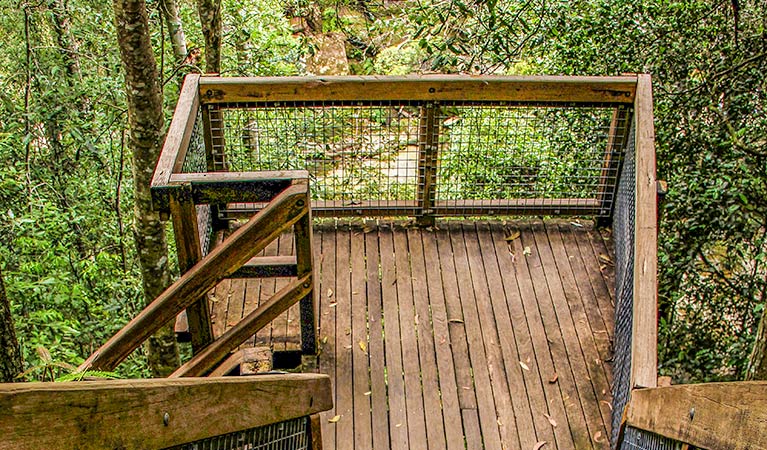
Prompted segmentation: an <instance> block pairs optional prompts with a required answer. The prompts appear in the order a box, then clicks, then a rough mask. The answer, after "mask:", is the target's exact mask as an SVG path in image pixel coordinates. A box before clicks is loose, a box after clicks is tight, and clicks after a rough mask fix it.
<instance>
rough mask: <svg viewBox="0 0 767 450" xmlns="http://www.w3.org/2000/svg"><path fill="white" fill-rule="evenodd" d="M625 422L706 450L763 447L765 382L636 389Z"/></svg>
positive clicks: (766, 424) (766, 439) (766, 445)
mask: <svg viewBox="0 0 767 450" xmlns="http://www.w3.org/2000/svg"><path fill="white" fill-rule="evenodd" d="M625 417H626V419H625V426H630V427H633V428H637V429H640V430H644V431H649V432H652V433H655V434H658V435H660V436H663V437H666V438H669V439H673V440H675V441H678V442H682V443H684V444H688V445H692V446H695V447H697V448H701V449H710V450H725V449H726V450H745V449H750V450H760V449H761V450H764V449H767V381H755V382H732V383H706V384H691V385H678V386H668V387H660V388H653V389H637V390H635V391H634V392H632V394H631V401H630V402H629V405H628V409H627V410H626V416H625Z"/></svg>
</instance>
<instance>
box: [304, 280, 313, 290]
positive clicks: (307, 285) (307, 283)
mask: <svg viewBox="0 0 767 450" xmlns="http://www.w3.org/2000/svg"><path fill="white" fill-rule="evenodd" d="M309 286H311V285H310V284H309V282H308V281H307V282H306V283H304V287H305V288H307V289H308V288H309Z"/></svg>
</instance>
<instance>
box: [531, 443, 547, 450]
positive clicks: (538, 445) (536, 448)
mask: <svg viewBox="0 0 767 450" xmlns="http://www.w3.org/2000/svg"><path fill="white" fill-rule="evenodd" d="M544 445H546V441H538V442H536V443H535V445H534V446H533V450H541V449H542V448H543V446H544Z"/></svg>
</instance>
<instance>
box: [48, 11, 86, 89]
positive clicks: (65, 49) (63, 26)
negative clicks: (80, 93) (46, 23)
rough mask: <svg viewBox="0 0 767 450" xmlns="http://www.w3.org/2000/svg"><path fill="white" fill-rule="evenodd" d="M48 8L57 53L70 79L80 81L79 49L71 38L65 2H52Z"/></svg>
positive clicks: (69, 21)
mask: <svg viewBox="0 0 767 450" xmlns="http://www.w3.org/2000/svg"><path fill="white" fill-rule="evenodd" d="M49 8H50V10H51V19H52V21H53V28H54V31H55V32H56V43H57V44H58V45H59V52H61V57H62V59H63V60H64V66H65V67H66V69H67V75H69V77H70V78H76V79H78V80H80V79H82V73H81V71H80V47H79V45H78V44H77V41H76V40H75V38H74V37H73V36H72V29H71V25H70V24H71V20H70V18H69V11H68V8H67V5H66V2H65V0H53V1H52V2H51V3H50V5H49Z"/></svg>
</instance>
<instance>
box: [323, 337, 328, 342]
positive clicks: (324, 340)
mask: <svg viewBox="0 0 767 450" xmlns="http://www.w3.org/2000/svg"><path fill="white" fill-rule="evenodd" d="M322 343H323V344H327V343H328V337H327V336H325V337H323V338H322Z"/></svg>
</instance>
